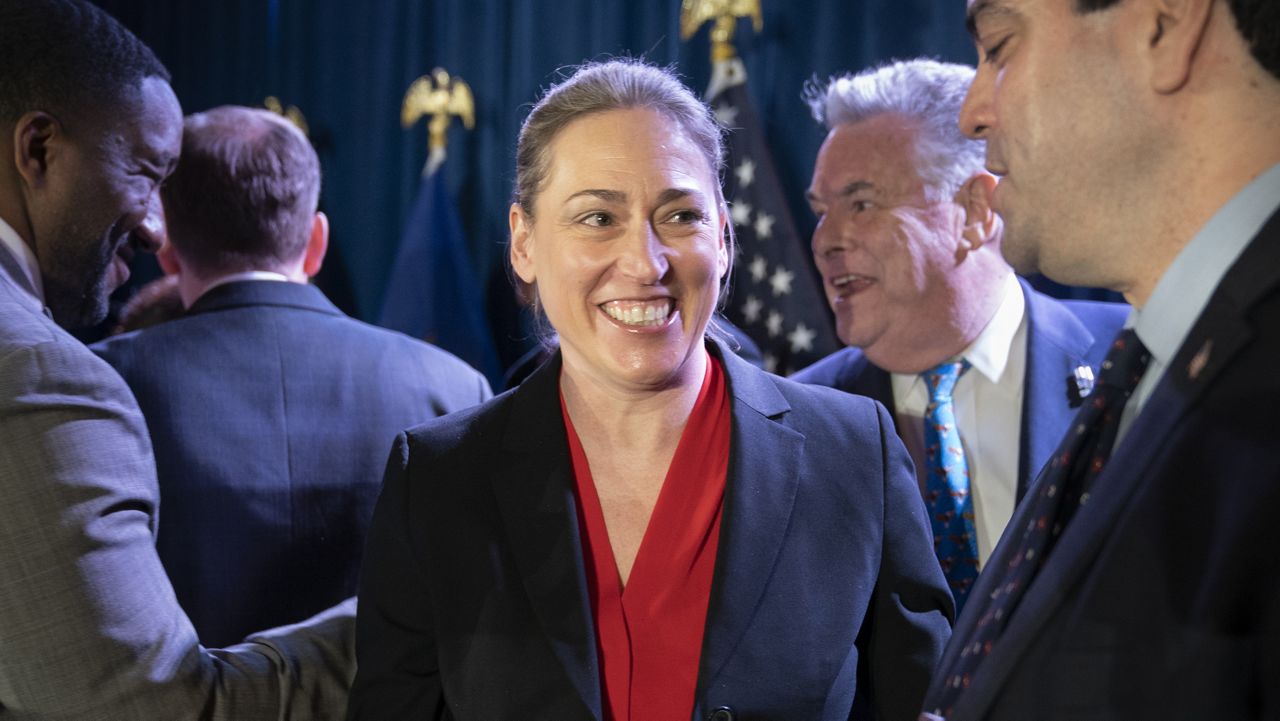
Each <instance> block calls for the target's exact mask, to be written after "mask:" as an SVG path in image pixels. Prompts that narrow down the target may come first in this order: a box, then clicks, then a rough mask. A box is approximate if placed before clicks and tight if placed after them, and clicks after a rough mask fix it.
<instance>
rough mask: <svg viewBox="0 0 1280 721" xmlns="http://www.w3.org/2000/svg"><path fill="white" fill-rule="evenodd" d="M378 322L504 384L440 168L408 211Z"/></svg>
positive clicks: (496, 385) (428, 178) (481, 298)
mask: <svg viewBox="0 0 1280 721" xmlns="http://www.w3.org/2000/svg"><path fill="white" fill-rule="evenodd" d="M378 325H381V326H383V327H384V328H390V329H392V330H398V331H400V332H401V333H405V334H407V335H411V336H413V337H415V338H421V339H423V340H425V341H427V342H429V343H434V344H435V345H438V346H440V347H441V348H444V349H445V350H447V351H449V352H450V353H452V354H454V355H456V356H458V357H459V358H461V359H462V360H464V361H466V362H467V363H469V364H471V366H472V367H473V368H475V369H477V370H479V371H480V372H481V373H483V374H484V375H485V377H486V378H488V379H489V384H490V385H492V386H493V387H494V388H501V387H502V366H501V364H500V363H499V362H498V354H497V351H496V350H495V349H494V342H493V333H492V332H491V331H490V330H489V322H488V320H487V319H486V315H485V305H484V293H483V292H482V291H481V287H480V282H479V280H478V279H477V276H476V272H475V270H474V268H473V267H472V265H471V259H470V258H469V257H468V256H467V243H466V239H465V238H464V236H463V234H462V224H461V223H460V222H459V221H458V210H457V208H456V207H455V206H454V204H453V200H452V199H451V198H450V197H449V190H448V189H447V188H446V187H445V183H444V174H443V173H441V172H439V169H438V168H437V169H436V171H435V172H432V173H430V174H428V175H426V176H424V177H423V179H422V184H421V186H420V187H419V188H418V196H417V198H415V199H414V201H413V207H412V209H410V211H409V219H408V221H407V222H406V223H405V226H404V233H403V234H401V236H400V250H399V251H398V252H397V253H396V260H395V265H394V266H392V268H391V278H390V279H389V280H388V281H387V289H386V293H385V295H383V299H382V312H381V313H380V314H379V315H378Z"/></svg>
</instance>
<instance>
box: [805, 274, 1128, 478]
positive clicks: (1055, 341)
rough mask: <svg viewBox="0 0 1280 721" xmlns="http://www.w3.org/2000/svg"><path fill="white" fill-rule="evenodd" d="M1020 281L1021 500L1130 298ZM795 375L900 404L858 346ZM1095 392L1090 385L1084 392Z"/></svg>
mask: <svg viewBox="0 0 1280 721" xmlns="http://www.w3.org/2000/svg"><path fill="white" fill-rule="evenodd" d="M1018 282H1019V284H1020V285H1021V286H1022V294H1023V297H1024V298H1025V299H1026V314H1027V315H1026V317H1027V368H1026V377H1025V379H1024V381H1023V392H1022V425H1021V427H1022V433H1021V437H1020V439H1019V441H1018V491H1017V497H1018V499H1019V500H1021V499H1022V497H1023V495H1024V494H1025V493H1026V491H1027V485H1028V483H1029V482H1030V481H1031V480H1032V479H1034V478H1035V477H1036V474H1037V473H1039V471H1040V469H1041V468H1042V467H1043V466H1044V464H1045V462H1046V461H1048V460H1049V456H1050V455H1051V454H1052V453H1053V449H1054V448H1057V446H1058V441H1060V440H1061V439H1062V436H1063V435H1064V434H1065V433H1066V431H1067V425H1068V424H1069V423H1070V422H1071V419H1072V418H1073V417H1074V416H1075V413H1076V408H1077V407H1078V406H1079V405H1080V402H1081V400H1082V395H1081V392H1080V389H1079V388H1078V386H1077V385H1076V382H1075V377H1076V369H1077V368H1080V367H1081V366H1088V367H1090V368H1091V369H1092V370H1093V371H1095V372H1096V371H1097V369H1098V364H1099V363H1101V362H1102V359H1103V357H1104V356H1106V354H1107V349H1108V348H1109V347H1110V346H1111V341H1112V340H1113V339H1114V338H1115V336H1116V333H1118V332H1119V331H1120V328H1121V327H1122V326H1123V325H1124V320H1125V317H1126V316H1127V315H1128V312H1129V306H1127V305H1124V304H1121V303H1099V302H1096V301H1060V300H1055V299H1053V298H1050V297H1049V296H1047V295H1044V294H1042V293H1038V292H1036V291H1035V290H1032V288H1031V286H1030V285H1029V284H1027V282H1026V281H1025V280H1023V279H1021V278H1019V279H1018ZM792 379H793V380H797V381H800V382H801V383H816V384H818V385H824V386H829V387H831V388H839V389H840V390H842V391H846V392H848V393H857V394H859V395H864V396H869V397H871V398H874V399H876V400H878V401H880V402H881V403H883V404H884V405H885V406H887V407H889V408H896V406H895V405H894V402H893V385H892V382H891V380H890V375H889V372H888V371H886V370H883V369H881V368H879V367H877V366H875V365H872V363H871V361H869V360H867V357H866V356H864V355H863V354H862V351H861V350H859V349H857V348H843V349H841V350H838V351H836V352H835V353H832V354H831V355H829V356H827V357H826V358H823V359H822V360H820V361H818V362H817V363H814V364H813V365H811V366H809V367H808V368H805V369H804V370H801V371H800V372H798V373H796V374H794V375H793V376H792ZM1088 392H1089V389H1088V388H1086V389H1085V390H1084V395H1087V394H1088Z"/></svg>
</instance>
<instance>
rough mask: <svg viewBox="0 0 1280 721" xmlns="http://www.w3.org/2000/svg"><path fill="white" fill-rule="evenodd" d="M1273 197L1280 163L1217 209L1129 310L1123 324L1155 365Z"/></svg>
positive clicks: (1165, 358) (1278, 194) (1178, 340)
mask: <svg viewBox="0 0 1280 721" xmlns="http://www.w3.org/2000/svg"><path fill="white" fill-rule="evenodd" d="M1277 199H1280V163H1277V164H1276V165H1273V166H1271V168H1270V169H1269V170H1267V172H1265V173H1263V174H1262V175H1259V176H1258V177H1257V178H1255V179H1254V180H1253V181H1252V182H1250V183H1249V184H1248V185H1246V186H1245V187H1244V189H1242V190H1241V191H1240V192H1239V193H1236V195H1235V197H1233V198H1231V200H1229V201H1227V204H1226V205H1224V206H1222V207H1221V208H1219V209H1218V212H1217V213H1214V214H1213V217H1212V218H1210V219H1209V222H1207V223H1205V224H1204V227H1202V228H1201V229H1200V232H1198V233H1196V234H1195V236H1194V237H1193V238H1192V239H1191V242H1189V243H1187V245H1186V247H1185V248H1183V249H1182V251H1181V252H1179V253H1178V255H1177V257H1175V258H1174V259H1173V262H1172V263H1170V264H1169V268H1168V269H1167V270H1165V272H1164V275H1162V276H1160V280H1159V282H1157V283H1156V287H1155V289H1154V290H1153V291H1152V292H1151V297H1150V298H1148V299H1147V304H1146V305H1145V306H1144V307H1142V308H1141V309H1139V308H1134V309H1133V311H1132V312H1131V313H1130V315H1129V320H1128V321H1127V322H1126V323H1125V326H1126V327H1131V328H1133V329H1134V331H1135V332H1137V334H1138V337H1139V338H1140V339H1142V343H1143V345H1145V346H1146V347H1147V350H1148V351H1150V352H1151V356H1152V358H1153V359H1154V360H1155V361H1156V363H1158V364H1159V365H1160V366H1161V367H1164V366H1167V365H1168V364H1169V363H1170V362H1171V361H1172V360H1173V356H1174V354H1175V353H1177V352H1178V348H1180V347H1181V346H1182V342H1183V341H1184V340H1185V339H1186V337H1187V333H1189V332H1190V331H1191V326H1192V325H1193V324H1194V323H1195V322H1196V318H1198V317H1200V313H1201V312H1202V311H1203V310H1204V307H1205V305H1207V304H1208V302H1209V296H1211V295H1212V294H1213V291H1214V289H1215V288H1217V287H1218V283H1219V281H1221V280H1222V276H1224V275H1226V272H1227V270H1228V269H1229V268H1230V267H1231V266H1232V265H1233V264H1234V263H1235V262H1236V259H1237V258H1239V257H1240V254H1241V253H1243V252H1244V249H1245V247H1246V246H1248V245H1249V241H1250V240H1252V239H1253V237H1254V236H1255V235H1257V234H1258V231H1259V230H1260V229H1261V228H1262V225H1263V223H1265V222H1267V218H1269V217H1271V214H1272V213H1274V212H1275V211H1276V207H1277V205H1278V204H1280V203H1278V202H1277Z"/></svg>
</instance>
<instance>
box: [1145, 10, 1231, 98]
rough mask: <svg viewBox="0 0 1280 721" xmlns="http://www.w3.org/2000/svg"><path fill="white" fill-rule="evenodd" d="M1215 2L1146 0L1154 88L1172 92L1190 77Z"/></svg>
mask: <svg viewBox="0 0 1280 721" xmlns="http://www.w3.org/2000/svg"><path fill="white" fill-rule="evenodd" d="M1213 5H1214V0H1144V2H1143V4H1142V5H1141V7H1142V8H1143V13H1144V16H1143V17H1142V18H1141V19H1142V21H1143V22H1144V23H1145V24H1146V37H1147V45H1148V48H1147V52H1148V58H1149V60H1150V63H1151V87H1152V89H1153V90H1155V91H1156V92H1158V93H1173V92H1176V91H1178V90H1179V89H1180V88H1182V87H1183V86H1184V85H1186V84H1187V81H1188V80H1190V78H1191V67H1192V65H1193V64H1194V62H1195V57H1196V52H1197V51H1198V50H1199V48H1200V42H1201V40H1203V39H1204V34H1205V31H1206V29H1207V28H1208V27H1209V16H1210V15H1211V14H1212V12H1213Z"/></svg>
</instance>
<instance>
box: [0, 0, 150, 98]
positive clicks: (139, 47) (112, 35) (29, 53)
mask: <svg viewBox="0 0 1280 721" xmlns="http://www.w3.org/2000/svg"><path fill="white" fill-rule="evenodd" d="M0 68H4V71H3V73H0V121H2V122H6V123H11V122H13V121H15V120H17V119H18V118H19V117H21V116H22V114H23V113H27V112H30V111H33V110H40V111H44V112H46V113H49V114H51V115H53V116H55V117H57V118H59V120H61V121H63V122H66V119H67V117H68V116H80V115H81V114H82V113H86V112H92V113H96V114H97V115H98V116H99V117H103V116H106V115H109V114H110V110H111V109H113V108H116V107H119V104H120V102H121V101H122V100H125V99H128V98H131V97H133V96H132V93H133V92H136V91H137V90H138V89H140V88H141V87H142V81H144V80H146V79H147V78H151V77H155V78H160V79H161V80H164V81H165V82H166V83H167V82H169V71H168V70H166V69H165V67H164V65H163V64H161V63H160V61H159V60H158V59H156V56H155V53H153V52H151V49H150V48H148V47H147V46H146V45H145V44H143V43H142V41H141V40H139V39H138V38H137V37H136V36H134V34H133V33H131V32H129V30H127V29H126V28H125V27H124V26H123V25H121V24H120V23H119V22H118V21H117V20H116V19H115V18H113V17H111V16H110V15H108V14H107V13H106V12H104V11H102V10H101V9H99V8H98V7H96V6H94V5H92V4H90V3H88V2H84V1H83V0H4V2H2V3H0Z"/></svg>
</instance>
